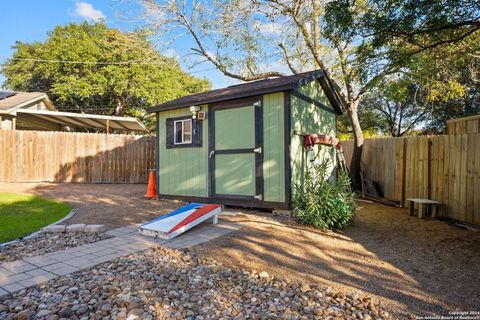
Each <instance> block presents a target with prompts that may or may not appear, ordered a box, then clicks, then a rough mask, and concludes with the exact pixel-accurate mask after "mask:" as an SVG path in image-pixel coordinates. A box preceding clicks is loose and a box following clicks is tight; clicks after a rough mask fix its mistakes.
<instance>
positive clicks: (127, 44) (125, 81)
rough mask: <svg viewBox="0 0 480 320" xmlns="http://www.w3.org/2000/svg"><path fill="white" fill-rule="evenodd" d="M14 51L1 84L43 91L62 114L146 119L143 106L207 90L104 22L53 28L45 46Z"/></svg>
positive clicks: (141, 38)
mask: <svg viewBox="0 0 480 320" xmlns="http://www.w3.org/2000/svg"><path fill="white" fill-rule="evenodd" d="M14 48H15V52H14V54H13V57H12V58H11V59H9V60H8V61H7V62H6V63H5V64H4V65H3V67H2V70H1V71H2V73H3V74H4V75H5V77H6V81H5V84H4V85H5V86H6V87H8V88H11V89H13V90H17V91H42V92H47V93H48V95H49V96H50V98H51V99H52V101H53V102H54V104H55V105H56V106H57V107H58V108H59V109H60V110H68V111H77V112H90V113H97V114H107V115H131V116H136V117H140V118H143V120H148V119H147V118H146V115H145V112H144V110H145V109H146V108H148V107H150V106H152V105H155V104H158V103H161V102H164V101H167V100H171V99H175V98H178V97H181V96H183V95H187V94H190V93H195V92H199V91H204V90H207V89H209V88H210V83H209V82H208V81H207V80H205V79H198V78H196V77H193V76H191V75H189V74H187V73H185V72H183V71H182V70H181V68H180V66H179V65H178V63H177V62H176V61H175V60H174V59H172V58H166V57H163V56H161V55H160V54H159V53H158V52H157V51H156V50H155V48H154V47H153V46H152V45H151V44H150V43H149V41H148V40H147V35H146V33H141V32H133V33H123V32H120V31H119V30H117V29H111V28H108V27H106V26H105V25H104V24H103V23H95V24H89V23H86V22H85V23H82V24H75V23H71V24H68V25H65V26H57V27H56V28H55V29H54V30H53V31H51V32H50V33H49V37H48V39H47V40H46V41H45V42H42V43H40V42H33V43H22V42H17V43H16V45H15V46H14ZM149 119H150V120H149V121H147V122H149V124H150V126H152V125H153V123H151V122H153V120H151V117H150V118H149Z"/></svg>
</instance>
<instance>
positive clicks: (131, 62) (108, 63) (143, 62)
mask: <svg viewBox="0 0 480 320" xmlns="http://www.w3.org/2000/svg"><path fill="white" fill-rule="evenodd" d="M10 59H11V60H18V61H32V62H48V63H68V64H99V65H128V64H145V65H162V64H165V62H146V61H141V60H132V61H111V62H105V61H76V60H48V59H33V58H10Z"/></svg>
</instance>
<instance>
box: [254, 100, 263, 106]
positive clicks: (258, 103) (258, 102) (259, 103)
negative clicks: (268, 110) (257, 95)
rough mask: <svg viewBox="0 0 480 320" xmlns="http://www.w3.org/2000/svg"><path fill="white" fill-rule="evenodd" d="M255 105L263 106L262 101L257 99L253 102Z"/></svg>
mask: <svg viewBox="0 0 480 320" xmlns="http://www.w3.org/2000/svg"><path fill="white" fill-rule="evenodd" d="M253 106H254V107H261V106H262V101H257V102H254V103H253Z"/></svg>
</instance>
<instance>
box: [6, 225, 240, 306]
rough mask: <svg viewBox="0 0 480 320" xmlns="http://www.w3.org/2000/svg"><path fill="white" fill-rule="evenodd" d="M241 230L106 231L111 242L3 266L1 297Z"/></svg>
mask: <svg viewBox="0 0 480 320" xmlns="http://www.w3.org/2000/svg"><path fill="white" fill-rule="evenodd" d="M239 228H240V225H239V224H236V223H231V222H228V223H227V222H222V223H219V224H216V225H210V224H202V225H200V226H198V227H196V228H194V229H191V230H189V231H187V232H186V233H184V234H182V235H180V236H178V237H177V238H175V239H171V240H164V239H155V238H151V237H147V236H143V235H140V234H139V233H138V231H137V229H136V227H135V226H129V227H122V228H117V229H113V230H110V231H107V234H108V235H110V236H112V238H109V239H106V240H101V241H97V242H94V243H89V244H85V245H82V246H78V247H75V248H69V249H66V250H62V251H56V252H51V253H47V254H43V255H39V256H34V257H25V258H23V259H21V260H16V261H12V262H5V263H2V264H0V297H1V296H4V295H7V294H9V293H12V292H16V291H19V290H22V289H24V288H27V287H30V286H34V285H37V284H40V283H42V282H46V281H48V280H51V279H53V278H56V277H58V276H64V275H67V274H70V273H73V272H76V271H79V270H82V269H86V268H89V267H93V266H95V265H97V264H100V263H103V262H107V261H110V260H114V259H116V258H119V257H122V256H126V255H129V254H131V253H135V252H138V251H142V250H145V249H147V248H148V247H150V246H154V245H161V246H165V247H170V248H176V249H181V248H189V247H192V246H195V245H198V244H201V243H204V242H206V241H210V240H213V239H215V238H218V237H220V236H222V235H225V234H227V233H230V232H232V231H234V230H238V229H239Z"/></svg>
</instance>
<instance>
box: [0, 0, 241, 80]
mask: <svg viewBox="0 0 480 320" xmlns="http://www.w3.org/2000/svg"><path fill="white" fill-rule="evenodd" d="M120 10H121V8H120V7H119V6H118V2H116V1H114V0H84V1H77V0H0V12H2V17H1V19H0V63H3V62H4V61H5V60H6V59H7V58H9V57H11V55H12V53H13V49H12V46H13V45H14V44H15V41H21V42H32V41H44V40H45V39H46V38H47V32H48V31H50V30H52V29H53V28H54V27H55V26H56V25H63V24H67V23H70V22H82V21H85V20H86V21H98V20H100V19H103V20H104V21H105V22H106V24H107V26H109V27H111V28H117V29H120V30H122V31H132V30H133V29H135V27H137V26H138V25H135V24H134V23H131V22H128V21H126V20H125V19H124V18H122V17H121V16H122V12H121V11H120ZM177 45H178V44H177ZM180 46H181V47H182V48H165V49H163V50H164V52H161V53H162V54H164V55H175V54H176V52H177V51H178V50H183V51H185V50H188V49H189V48H190V47H193V46H194V44H193V41H192V39H190V38H183V39H182V42H181V44H180ZM179 62H180V64H181V65H182V68H183V69H184V70H185V71H187V72H190V73H192V74H194V75H195V76H199V77H205V78H207V79H209V80H210V81H211V82H212V85H213V87H214V88H221V87H225V86H228V85H232V84H235V83H237V82H236V81H235V80H233V79H231V78H228V77H225V76H224V75H222V74H221V73H220V72H218V71H217V70H215V69H214V68H213V66H212V65H211V64H208V63H203V64H200V65H198V66H195V67H193V68H191V63H189V62H187V61H182V59H180V61H179ZM4 80H5V78H4V77H3V76H2V75H1V74H0V87H1V84H2V83H3V82H4Z"/></svg>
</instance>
